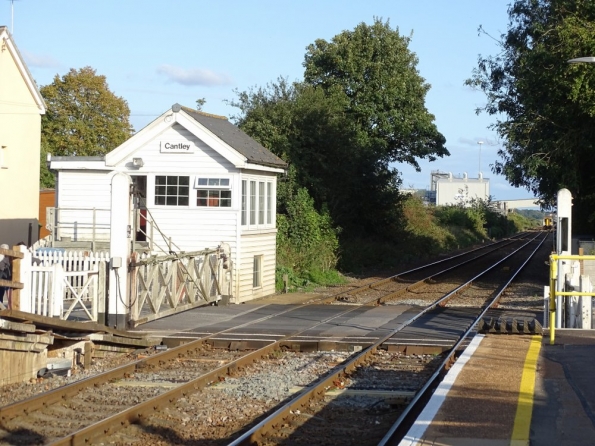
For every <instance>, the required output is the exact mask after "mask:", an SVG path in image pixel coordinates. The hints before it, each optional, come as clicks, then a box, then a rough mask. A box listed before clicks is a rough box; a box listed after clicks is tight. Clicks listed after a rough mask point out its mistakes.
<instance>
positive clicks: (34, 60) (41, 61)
mask: <svg viewBox="0 0 595 446" xmlns="http://www.w3.org/2000/svg"><path fill="white" fill-rule="evenodd" d="M21 53H22V54H23V59H25V62H26V63H27V66H29V67H35V68H59V67H60V66H61V64H60V62H58V61H57V60H56V59H54V58H53V57H51V56H44V55H39V54H33V53H29V52H27V51H21Z"/></svg>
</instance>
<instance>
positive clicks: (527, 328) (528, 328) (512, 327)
mask: <svg viewBox="0 0 595 446" xmlns="http://www.w3.org/2000/svg"><path fill="white" fill-rule="evenodd" d="M477 332H478V333H490V334H543V327H542V325H541V323H539V321H538V320H537V319H535V318H520V319H517V318H501V317H498V318H494V317H487V318H483V319H482V320H481V321H479V322H478V324H477Z"/></svg>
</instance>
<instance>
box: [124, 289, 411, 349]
mask: <svg viewBox="0 0 595 446" xmlns="http://www.w3.org/2000/svg"><path fill="white" fill-rule="evenodd" d="M307 297H308V298H310V299H311V298H312V296H311V295H310V296H307ZM293 298H294V300H295V297H293ZM346 310H351V311H349V312H348V313H346V314H342V313H344V312H345V311H346ZM417 311H418V310H415V308H414V307H411V306H409V305H393V306H382V307H374V306H368V307H366V306H361V307H356V308H354V307H350V306H347V305H302V304H299V303H294V304H277V303H258V302H255V303H246V304H241V305H229V306H208V307H201V308H196V309H193V310H189V311H185V312H183V313H178V314H175V315H172V316H169V317H165V318H161V319H158V320H155V321H151V322H148V323H146V324H143V325H141V326H139V327H137V328H136V329H134V331H135V332H142V333H145V334H149V335H153V336H159V337H169V338H194V339H195V338H199V337H203V336H208V335H213V334H215V333H220V332H223V331H225V334H224V335H220V336H225V337H226V338H229V339H233V338H238V339H239V338H245V337H246V336H247V335H249V336H252V337H253V338H259V339H270V340H276V339H279V338H281V337H285V336H289V335H292V334H294V333H299V337H300V338H302V339H305V338H312V339H315V338H316V339H323V338H329V339H334V340H338V339H350V340H357V339H362V340H367V342H372V341H373V340H374V339H377V338H379V337H380V336H383V335H386V334H387V333H389V332H390V331H393V330H395V329H396V328H398V327H399V326H401V325H404V324H405V322H407V321H408V320H409V319H411V317H413V316H414V315H415V314H416V313H417Z"/></svg>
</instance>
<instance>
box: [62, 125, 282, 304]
mask: <svg viewBox="0 0 595 446" xmlns="http://www.w3.org/2000/svg"><path fill="white" fill-rule="evenodd" d="M141 133H142V131H141ZM135 140H136V141H141V142H140V143H139V145H138V147H136V148H134V150H131V151H130V153H128V154H126V156H123V157H121V158H120V159H119V161H117V162H116V163H115V165H113V166H106V165H105V162H103V161H98V162H97V164H96V166H97V167H96V168H95V169H93V168H92V167H89V170H85V171H83V170H68V169H63V170H59V193H58V207H68V208H76V207H78V208H79V209H82V208H89V207H94V206H95V207H97V208H104V209H105V208H109V206H110V193H109V191H110V183H109V178H110V170H111V172H113V171H116V172H125V173H127V174H128V175H130V176H132V177H135V176H146V208H147V211H148V212H147V214H148V215H147V219H148V220H149V221H153V222H154V224H155V229H154V230H153V246H154V248H153V254H157V255H163V254H166V253H169V251H170V247H169V245H168V239H169V238H171V242H172V247H171V248H172V249H171V250H172V251H174V252H179V251H186V252H190V251H200V250H203V249H205V248H215V247H217V246H219V245H220V244H221V243H226V244H228V245H229V247H230V250H231V260H232V262H233V266H234V277H233V290H234V297H235V298H236V302H243V301H247V300H251V299H254V298H257V297H261V296H266V295H270V294H273V293H274V292H275V267H276V232H277V230H276V227H275V222H276V215H275V208H276V204H275V203H276V180H277V177H276V175H277V173H276V172H275V171H260V170H255V169H254V170H253V169H250V170H248V169H245V168H244V169H241V168H238V167H236V166H235V165H234V164H233V163H232V162H230V161H229V160H228V159H227V158H225V157H224V156H222V155H221V154H220V153H219V152H218V151H216V150H214V149H213V148H211V147H210V146H209V145H207V144H206V143H205V142H203V141H202V140H201V139H199V138H198V137H196V136H195V135H194V134H193V133H192V132H190V131H188V130H187V129H186V128H185V127H183V126H182V125H180V124H179V123H172V125H171V126H169V127H167V128H166V129H164V130H163V131H162V132H160V133H156V134H154V135H153V136H152V137H150V138H145V139H144V140H141V139H140V138H138V139H135V137H134V136H133V137H132V138H131V140H129V142H128V143H129V144H132V142H133V141H135ZM166 142H167V143H169V144H175V145H178V144H181V145H183V146H189V150H186V151H184V150H181V151H174V152H173V153H172V152H169V151H166V150H164V149H163V147H164V145H165V143H166ZM114 152H115V151H114ZM135 158H136V159H138V158H140V159H141V160H142V163H140V164H142V166H140V167H139V166H138V164H139V162H138V161H137V165H136V166H135V165H134V162H133V159H135ZM100 169H108V170H106V171H101V170H100ZM161 175H166V176H188V177H189V184H190V193H189V196H190V198H189V204H188V205H187V206H166V205H156V204H155V177H156V176H161ZM197 178H226V179H229V180H230V189H231V192H232V194H231V196H232V200H231V207H200V206H197V198H196V195H197V192H196V188H195V184H196V183H195V182H196V179H197ZM242 180H246V181H256V184H260V183H261V182H264V183H265V185H266V184H267V183H270V184H271V185H272V194H271V195H272V200H271V203H270V204H271V209H272V213H271V223H268V224H264V225H252V226H243V225H242V224H241V221H242V220H241V208H242ZM267 204H268V203H267ZM267 217H268V214H267ZM78 218H79V220H80V219H81V218H82V217H80V216H79V217H78ZM107 219H108V221H109V215H108V216H107ZM160 232H161V233H163V236H161V235H160ZM255 255H260V256H262V283H261V286H259V287H256V288H255V287H253V265H254V263H253V262H254V256H255Z"/></svg>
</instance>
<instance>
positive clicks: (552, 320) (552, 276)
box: [549, 255, 558, 345]
mask: <svg viewBox="0 0 595 446" xmlns="http://www.w3.org/2000/svg"><path fill="white" fill-rule="evenodd" d="M557 257H558V256H555V255H552V256H550V299H549V300H550V345H554V340H555V337H556V276H557V272H556V266H557V263H556V262H557V261H558V259H557Z"/></svg>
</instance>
